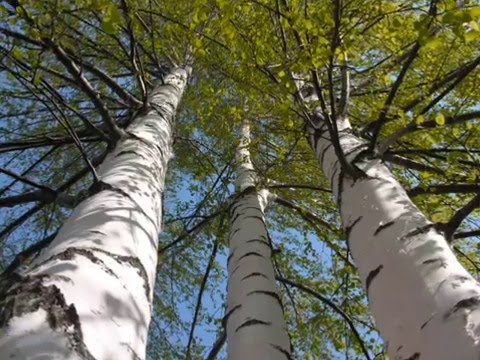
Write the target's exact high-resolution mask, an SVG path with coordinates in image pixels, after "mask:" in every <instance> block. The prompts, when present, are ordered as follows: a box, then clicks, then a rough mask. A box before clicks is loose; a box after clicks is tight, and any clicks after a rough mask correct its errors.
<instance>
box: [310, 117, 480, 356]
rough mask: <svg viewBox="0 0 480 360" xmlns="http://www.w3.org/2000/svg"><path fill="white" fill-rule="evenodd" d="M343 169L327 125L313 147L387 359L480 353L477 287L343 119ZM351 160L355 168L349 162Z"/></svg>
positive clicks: (313, 134) (314, 133)
mask: <svg viewBox="0 0 480 360" xmlns="http://www.w3.org/2000/svg"><path fill="white" fill-rule="evenodd" d="M338 130H339V137H340V145H341V148H342V149H343V153H344V154H345V156H346V159H347V161H348V162H350V163H351V164H352V163H353V164H355V166H357V167H358V168H359V169H361V170H362V171H363V172H364V173H365V174H366V175H365V176H363V177H360V178H358V179H356V180H354V179H352V178H351V177H350V176H348V175H347V174H346V173H345V172H344V171H343V170H342V169H341V167H340V163H339V160H338V158H337V155H336V153H335V150H334V146H333V145H332V142H331V140H330V136H329V133H328V131H327V127H326V125H325V123H320V124H319V128H318V129H314V128H312V127H310V128H309V131H310V142H311V145H312V147H313V149H314V151H315V155H316V157H317V159H318V161H319V162H320V164H321V165H322V168H323V171H324V173H325V175H326V176H327V178H328V179H329V180H330V182H331V186H332V190H333V192H334V194H335V195H336V197H337V200H338V206H339V208H340V214H341V217H342V221H343V228H344V230H345V233H346V236H347V241H348V244H349V247H350V250H351V253H352V256H353V258H354V260H355V262H356V264H357V266H358V272H359V275H360V279H361V280H362V282H363V284H364V286H365V289H366V293H367V296H368V299H369V304H370V308H371V310H372V312H373V315H374V317H375V321H376V324H377V327H378V330H379V331H380V333H381V335H382V337H383V338H384V340H385V343H386V347H387V351H388V353H389V355H390V357H391V359H396V360H400V359H402V360H416V359H418V360H420V359H424V360H452V359H458V360H467V359H468V360H470V359H471V360H473V359H478V358H479V354H480V309H479V304H480V287H479V284H478V283H477V282H476V281H475V280H474V279H473V277H472V276H471V275H470V274H469V273H468V272H467V271H466V270H465V269H464V268H463V267H462V266H461V265H460V263H459V262H458V261H457V259H456V257H455V256H454V254H453V253H452V251H451V249H450V247H449V245H448V244H447V242H446V240H445V237H444V236H443V234H441V233H440V232H439V231H437V230H436V228H435V226H434V224H433V223H431V222H430V221H429V220H428V219H427V218H426V217H425V216H424V215H423V214H422V213H421V212H420V211H419V210H418V209H417V207H416V206H415V205H414V204H413V203H412V202H411V201H410V199H409V197H408V196H407V194H406V192H405V190H404V189H403V188H402V186H401V185H400V184H399V183H398V182H397V181H396V180H395V178H394V177H393V175H392V174H391V173H390V171H389V170H388V169H387V167H386V166H384V165H383V164H382V162H381V161H380V160H378V159H374V158H371V157H367V156H365V155H362V154H364V153H362V150H365V149H366V147H367V144H366V142H365V141H364V140H361V139H359V138H358V137H356V136H355V135H354V134H353V132H352V129H351V126H350V123H349V122H348V120H346V119H339V120H338ZM354 160H355V161H354Z"/></svg>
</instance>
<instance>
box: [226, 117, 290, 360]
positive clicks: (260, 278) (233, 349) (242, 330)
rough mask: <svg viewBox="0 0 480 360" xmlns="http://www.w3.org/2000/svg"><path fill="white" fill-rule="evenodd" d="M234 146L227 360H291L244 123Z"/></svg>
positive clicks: (264, 202)
mask: <svg viewBox="0 0 480 360" xmlns="http://www.w3.org/2000/svg"><path fill="white" fill-rule="evenodd" d="M241 136H242V139H241V141H240V145H239V146H238V148H237V162H238V164H239V165H238V168H237V181H236V191H237V194H238V195H237V198H236V200H235V201H234V202H233V203H232V205H231V208H230V215H231V225H230V256H229V257H228V306H227V312H226V316H225V319H226V328H227V343H228V348H227V352H228V358H229V359H230V360H245V359H251V360H263V359H265V360H270V359H271V360H274V359H275V360H278V359H290V358H291V357H290V354H291V349H290V339H289V336H288V333H287V329H286V324H285V320H284V318H283V308H282V303H281V300H280V297H279V295H278V291H277V288H276V285H275V273H274V270H273V265H272V259H271V252H272V249H271V244H270V241H269V237H268V232H267V228H266V226H265V215H264V212H265V208H266V207H267V206H268V203H269V200H270V198H271V196H270V194H269V193H268V191H267V190H261V191H257V190H256V188H255V183H256V174H255V171H254V169H253V166H252V163H251V160H250V153H249V151H248V145H249V129H248V124H247V122H244V123H243V125H242V132H241Z"/></svg>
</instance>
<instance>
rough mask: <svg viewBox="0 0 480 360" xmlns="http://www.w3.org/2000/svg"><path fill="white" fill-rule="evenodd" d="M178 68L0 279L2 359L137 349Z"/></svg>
mask: <svg viewBox="0 0 480 360" xmlns="http://www.w3.org/2000/svg"><path fill="white" fill-rule="evenodd" d="M187 76H188V73H187V71H185V70H183V69H176V70H174V71H173V72H172V73H171V74H169V75H168V76H167V77H166V78H165V80H164V84H161V85H158V86H157V87H156V88H155V89H154V90H153V91H152V93H151V94H150V97H149V104H148V110H147V111H146V112H144V113H143V114H142V115H139V116H137V118H136V119H135V120H134V122H133V123H132V125H131V126H129V128H128V129H127V130H126V133H125V135H124V136H123V138H122V139H121V140H120V141H119V142H118V144H117V146H116V147H115V149H114V150H113V151H112V153H110V154H109V155H108V156H107V158H106V159H105V161H104V162H103V164H102V165H101V166H100V167H99V169H98V176H99V179H100V181H99V182H97V183H96V184H95V185H94V186H93V187H92V188H91V189H90V190H91V194H92V195H91V196H90V197H89V198H88V199H86V200H85V201H83V202H82V203H81V204H80V205H79V206H78V207H77V208H76V209H75V211H74V212H73V214H72V216H71V217H70V219H69V220H68V221H67V222H66V223H65V224H64V226H63V227H62V229H61V230H60V232H59V234H58V235H57V237H56V238H55V239H54V240H53V242H52V243H51V244H50V245H49V246H48V247H46V248H45V249H43V250H42V252H41V253H40V255H39V256H38V257H37V258H36V259H35V260H34V261H33V262H32V264H31V265H29V266H28V268H26V269H22V270H21V271H19V272H18V273H13V274H4V276H3V279H2V280H1V282H0V354H1V355H0V357H1V358H2V359H89V360H93V359H102V360H107V359H115V360H117V359H119V360H122V359H129V360H131V359H144V358H145V347H146V342H147V331H148V324H149V322H150V313H151V301H152V293H153V291H152V289H153V286H154V279H155V269H156V264H157V239H158V236H159V234H160V230H161V225H162V221H161V219H162V192H163V187H164V179H165V171H166V169H167V162H168V160H169V158H170V157H171V143H172V132H173V124H174V116H175V111H176V108H177V105H178V103H179V101H180V98H181V96H182V93H183V90H184V88H185V85H186V80H187Z"/></svg>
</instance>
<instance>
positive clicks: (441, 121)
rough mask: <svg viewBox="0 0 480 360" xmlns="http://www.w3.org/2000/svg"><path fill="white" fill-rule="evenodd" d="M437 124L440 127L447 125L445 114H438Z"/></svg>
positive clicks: (436, 117)
mask: <svg viewBox="0 0 480 360" xmlns="http://www.w3.org/2000/svg"><path fill="white" fill-rule="evenodd" d="M435 122H436V123H437V125H439V126H442V125H445V116H443V114H438V115H437V116H435Z"/></svg>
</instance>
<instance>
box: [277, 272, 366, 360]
mask: <svg viewBox="0 0 480 360" xmlns="http://www.w3.org/2000/svg"><path fill="white" fill-rule="evenodd" d="M276 279H277V280H278V281H280V282H281V283H285V284H288V285H290V286H293V287H296V288H297V289H299V290H302V291H303V292H306V293H307V294H310V295H312V296H314V297H315V298H317V299H318V300H320V301H321V302H323V303H324V304H325V305H327V306H328V307H329V308H330V309H332V310H333V311H334V312H336V313H337V314H338V315H340V316H341V317H342V318H343V319H344V320H345V322H346V323H347V324H348V326H349V327H350V330H351V331H352V333H353V335H354V336H355V338H356V339H357V341H358V344H359V345H360V348H361V349H362V352H363V354H364V355H365V358H366V359H369V360H370V359H371V357H370V355H369V353H368V350H367V348H366V346H365V343H364V342H363V340H362V338H361V337H360V334H359V332H358V330H357V328H356V327H355V325H354V324H353V320H352V319H351V318H350V317H349V316H348V315H347V314H346V313H345V312H344V311H343V310H342V309H341V308H340V307H339V306H338V305H336V304H335V303H333V302H332V301H330V300H329V299H327V298H326V297H325V296H323V295H322V294H320V293H318V292H317V291H315V290H313V289H311V288H309V287H307V286H305V285H303V284H299V283H296V282H294V281H292V280H288V279H285V278H283V277H278V276H277V277H276Z"/></svg>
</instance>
